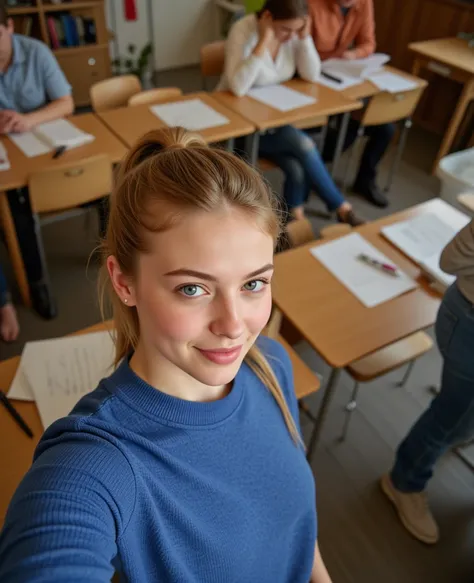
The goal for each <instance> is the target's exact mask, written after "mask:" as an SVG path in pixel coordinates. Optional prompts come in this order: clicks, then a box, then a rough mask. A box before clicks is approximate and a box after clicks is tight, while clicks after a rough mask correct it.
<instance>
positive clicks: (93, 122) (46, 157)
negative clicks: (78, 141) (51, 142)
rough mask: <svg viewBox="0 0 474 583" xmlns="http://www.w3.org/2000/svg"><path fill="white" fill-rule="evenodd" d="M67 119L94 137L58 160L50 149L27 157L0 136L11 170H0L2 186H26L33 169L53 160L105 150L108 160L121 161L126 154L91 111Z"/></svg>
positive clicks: (69, 158) (73, 158)
mask: <svg viewBox="0 0 474 583" xmlns="http://www.w3.org/2000/svg"><path fill="white" fill-rule="evenodd" d="M69 120H70V121H71V123H73V124H74V125H75V126H77V127H78V128H79V129H80V130H83V131H84V132H87V133H89V134H92V135H94V136H95V140H94V141H93V142H91V143H90V144H86V145H85V146H80V147H79V148H73V149H72V150H68V151H67V152H65V153H64V154H63V155H62V156H61V157H60V158H59V159H57V160H53V158H52V154H51V152H50V153H48V154H43V155H42V156H35V157H34V158H27V157H26V156H25V155H24V154H23V152H22V151H21V150H20V149H19V148H17V147H16V145H15V144H14V143H13V142H12V141H10V140H9V139H8V138H7V137H5V136H3V137H1V138H0V139H1V141H2V143H3V145H4V146H5V147H6V149H7V152H8V159H9V160H10V164H11V168H10V170H7V171H6V172H1V173H0V180H1V182H0V185H1V189H2V190H10V189H13V188H22V187H23V186H27V184H28V176H29V175H30V174H31V173H32V172H36V171H38V170H44V169H45V168H47V167H49V166H54V165H55V164H64V163H65V162H74V161H78V160H83V159H84V158H89V157H90V156H96V155H97V154H107V155H108V156H109V157H110V160H111V162H113V163H116V162H120V160H121V159H122V158H123V157H124V156H125V154H126V152H127V148H126V147H125V146H124V144H123V143H122V142H121V141H120V140H118V139H117V137H116V136H115V135H114V134H113V133H111V132H110V131H109V130H108V129H107V128H106V127H105V126H104V124H103V123H101V121H100V120H99V119H98V118H97V117H96V116H95V115H94V114H93V113H84V114H79V115H73V116H71V117H70V118H69Z"/></svg>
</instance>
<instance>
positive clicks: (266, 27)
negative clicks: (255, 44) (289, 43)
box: [258, 10, 275, 47]
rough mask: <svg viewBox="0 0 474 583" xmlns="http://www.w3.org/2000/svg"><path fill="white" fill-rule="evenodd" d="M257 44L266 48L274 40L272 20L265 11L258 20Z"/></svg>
mask: <svg viewBox="0 0 474 583" xmlns="http://www.w3.org/2000/svg"><path fill="white" fill-rule="evenodd" d="M258 35H259V44H260V43H262V44H264V45H265V46H266V47H268V46H269V45H270V44H271V42H272V41H273V40H274V38H275V33H274V31H273V18H272V15H271V14H270V12H268V10H267V11H265V12H264V13H263V14H262V16H261V17H260V18H259V20H258Z"/></svg>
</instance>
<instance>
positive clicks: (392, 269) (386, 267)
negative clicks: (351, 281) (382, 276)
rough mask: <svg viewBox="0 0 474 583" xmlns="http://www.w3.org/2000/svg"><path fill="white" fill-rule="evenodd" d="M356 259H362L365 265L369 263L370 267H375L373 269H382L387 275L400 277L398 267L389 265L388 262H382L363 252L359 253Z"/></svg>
mask: <svg viewBox="0 0 474 583" xmlns="http://www.w3.org/2000/svg"><path fill="white" fill-rule="evenodd" d="M357 259H358V260H359V261H362V263H365V264H366V265H371V266H372V267H375V269H378V270H379V271H383V272H384V273H386V274H388V275H391V276H393V277H400V274H399V273H398V269H397V268H396V267H395V266H394V265H390V264H389V263H383V262H382V261H378V259H374V258H373V257H369V256H368V255H365V253H361V254H360V255H358V256H357Z"/></svg>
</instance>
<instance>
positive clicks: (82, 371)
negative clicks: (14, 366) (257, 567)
mask: <svg viewBox="0 0 474 583" xmlns="http://www.w3.org/2000/svg"><path fill="white" fill-rule="evenodd" d="M113 357H114V343H113V340H112V338H111V336H110V333H109V332H106V331H104V332H95V333H93V334H83V335H79V336H71V337H68V338H55V339H53V340H40V341H38V342H29V343H28V344H27V345H26V347H25V350H24V351H23V355H22V358H21V365H20V366H21V367H22V368H23V371H24V373H25V375H26V377H27V379H28V383H29V385H30V387H31V389H32V391H33V395H34V400H35V401H36V405H37V407H38V411H39V415H40V418H41V421H42V423H43V427H44V428H45V429H46V428H47V427H49V426H50V425H51V423H53V422H54V421H56V420H57V419H59V418H61V417H64V416H66V415H68V414H69V413H70V411H71V410H72V409H73V408H74V406H75V405H76V403H77V402H78V401H79V399H80V398H81V397H82V396H83V395H85V394H86V393H89V392H91V391H93V390H94V389H95V388H96V387H97V385H98V383H99V381H100V380H101V379H102V378H104V377H106V376H108V375H109V374H110V373H111V372H112V367H111V365H112V362H113Z"/></svg>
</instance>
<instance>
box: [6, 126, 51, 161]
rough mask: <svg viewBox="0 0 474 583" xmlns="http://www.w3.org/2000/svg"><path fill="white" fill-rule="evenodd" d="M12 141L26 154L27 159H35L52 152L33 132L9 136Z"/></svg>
mask: <svg viewBox="0 0 474 583" xmlns="http://www.w3.org/2000/svg"><path fill="white" fill-rule="evenodd" d="M8 137H9V138H10V140H11V141H12V142H13V143H14V144H15V145H16V146H17V147H18V148H20V150H21V151H22V152H23V154H25V156H26V157H27V158H34V157H35V156H41V154H47V153H48V152H51V149H52V148H50V147H49V146H48V145H47V144H45V143H44V142H42V141H41V140H40V139H39V138H38V137H37V136H35V134H34V133H33V132H24V133H22V134H8Z"/></svg>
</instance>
